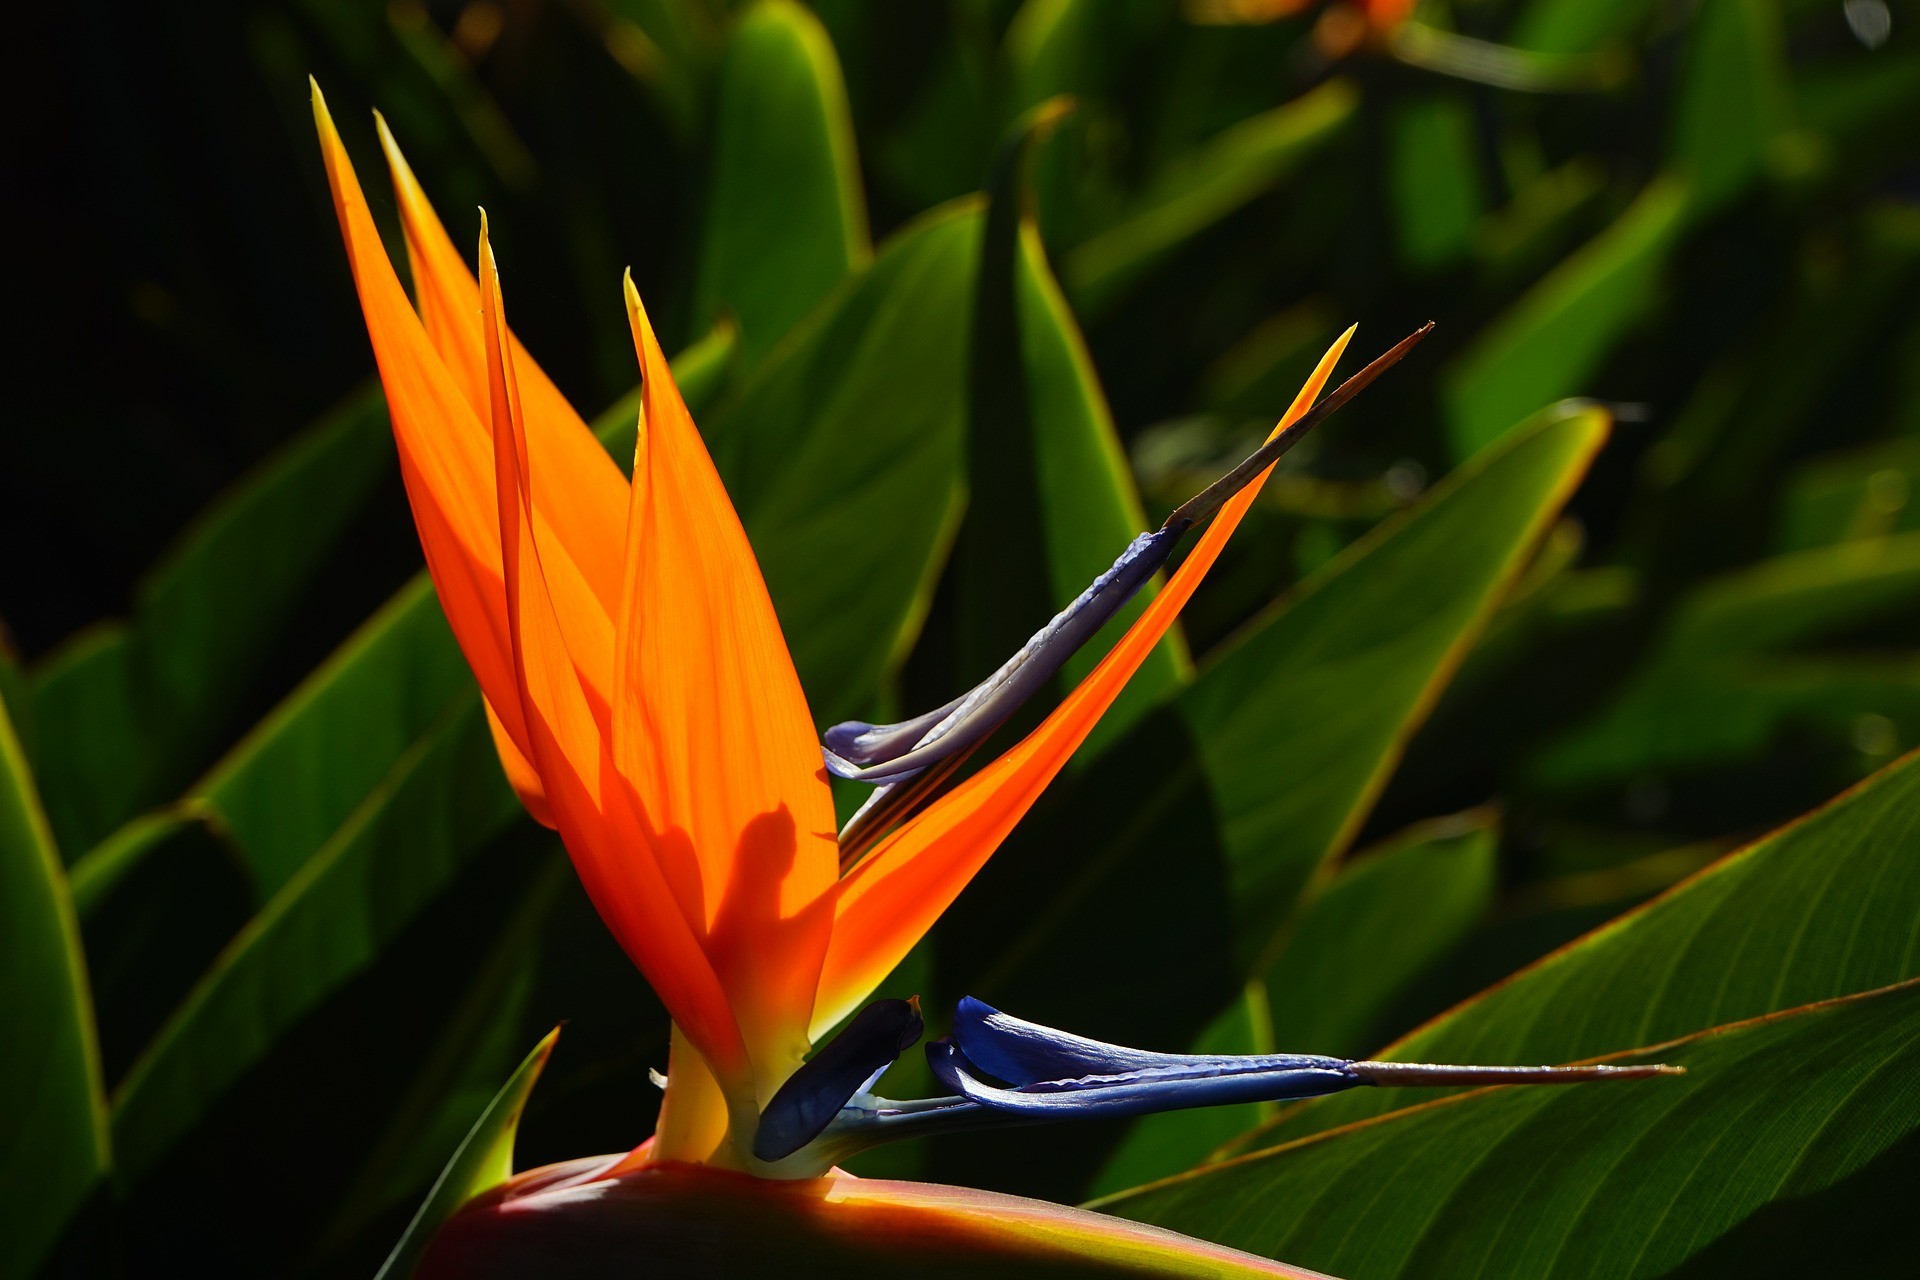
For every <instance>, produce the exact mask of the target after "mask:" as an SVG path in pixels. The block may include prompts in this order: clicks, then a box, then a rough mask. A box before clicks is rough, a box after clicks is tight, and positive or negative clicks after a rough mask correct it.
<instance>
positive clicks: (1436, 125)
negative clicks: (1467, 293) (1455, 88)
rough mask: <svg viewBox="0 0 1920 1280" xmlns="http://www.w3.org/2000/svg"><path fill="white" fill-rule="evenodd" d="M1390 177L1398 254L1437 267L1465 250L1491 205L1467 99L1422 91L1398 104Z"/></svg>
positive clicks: (1412, 263)
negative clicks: (1427, 95) (1484, 187)
mask: <svg viewBox="0 0 1920 1280" xmlns="http://www.w3.org/2000/svg"><path fill="white" fill-rule="evenodd" d="M1387 183H1388V189H1389V191H1390V192H1391V193H1392V196H1393V213H1394V229H1395V230H1396V231H1397V232H1398V238H1399V244H1400V257H1401V258H1402V260H1403V261H1405V262H1406V263H1407V265H1408V266H1409V267H1412V268H1413V269H1414V270H1416V271H1432V270H1436V269H1438V268H1441V267H1445V266H1448V265H1449V264H1451V263H1452V262H1454V261H1455V260H1457V259H1459V258H1461V257H1463V256H1465V254H1466V252H1467V251H1468V249H1470V248H1471V247H1472V243H1473V232H1474V225H1475V224H1476V223H1477V222H1478V221H1479V219H1480V215H1481V212H1482V210H1483V209H1484V207H1485V204H1486V196H1485V194H1484V192H1483V191H1482V189H1481V181H1480V159H1479V147H1478V144H1477V142H1476V141H1475V139H1474V123H1473V112H1472V110H1471V108H1470V107H1469V106H1468V104H1467V101H1466V99H1465V98H1463V97H1461V96H1460V95H1458V94H1444V95H1438V96H1434V97H1430V98H1420V99H1415V100H1413V101H1410V102H1407V103H1404V104H1402V105H1401V106H1399V107H1398V108H1397V109H1396V110H1395V111H1394V114H1393V117H1392V132H1391V143H1390V147H1389V150H1388V153H1387Z"/></svg>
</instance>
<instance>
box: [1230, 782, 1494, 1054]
mask: <svg viewBox="0 0 1920 1280" xmlns="http://www.w3.org/2000/svg"><path fill="white" fill-rule="evenodd" d="M1496 837H1497V832H1496V829H1495V828H1494V826H1493V815H1492V814H1491V813H1489V812H1487V811H1484V810H1479V811H1475V812H1471V813H1467V814H1462V815H1461V816H1459V817H1457V818H1443V819H1438V820H1436V821H1434V822H1430V823H1426V824H1423V825H1421V826H1419V827H1415V828H1413V829H1412V830H1410V831H1407V832H1403V833H1402V834H1401V835H1399V836H1397V837H1395V838H1394V839H1393V840H1392V841H1391V842H1390V843H1388V844H1387V845H1385V846H1384V847H1382V848H1379V849H1375V850H1369V851H1366V852H1363V853H1361V854H1359V855H1358V856H1356V857H1355V858H1353V859H1352V860H1351V861H1350V862H1348V863H1346V864H1345V865H1343V866H1342V867H1341V868H1340V870H1339V872H1338V874H1336V875H1334V876H1333V877H1332V878H1331V879H1330V880H1328V881H1327V883H1326V887H1325V888H1323V889H1322V890H1320V892H1319V893H1317V894H1316V895H1314V896H1313V897H1312V898H1311V899H1310V900H1309V901H1308V902H1307V903H1306V905H1305V906H1303V907H1302V908H1301V909H1300V911H1299V912H1298V913H1297V914H1296V917H1295V919H1294V921H1293V923H1292V925H1291V927H1290V928H1289V929H1288V931H1287V936H1286V940H1285V942H1284V943H1283V944H1282V946H1281V948H1280V953H1279V955H1278V957H1277V958H1276V959H1275V960H1274V962H1273V963H1272V964H1270V965H1268V966H1267V969H1266V972H1265V973H1264V974H1262V975H1261V979H1260V980H1261V983H1262V985H1264V986H1265V988H1266V990H1267V998H1268V1001H1269V1004H1270V1006H1271V1010H1272V1023H1273V1032H1274V1037H1275V1044H1276V1045H1277V1046H1285V1050H1286V1051H1288V1052H1292V1051H1295V1050H1298V1051H1300V1052H1303V1053H1325V1054H1331V1055H1333V1056H1335V1057H1343V1058H1347V1057H1359V1056H1360V1055H1362V1054H1364V1053H1365V1052H1367V1051H1368V1050H1370V1049H1372V1048H1374V1047H1375V1046H1376V1045H1377V1043H1378V1042H1377V1041H1374V1040H1372V1039H1371V1033H1372V1032H1374V1031H1375V1030H1376V1027H1375V1022H1376V1020H1377V1019H1378V1017H1379V1015H1380V1013H1381V1012H1382V1011H1383V1010H1384V1009H1385V1008H1386V1005H1387V1003H1388V1002H1389V1001H1390V1000H1391V999H1392V998H1393V997H1394V995H1395V994H1396V993H1398V992H1399V991H1400V989H1401V988H1402V987H1404V986H1405V985H1406V984H1407V983H1408V982H1409V981H1410V980H1412V979H1413V978H1415V977H1417V976H1418V975H1419V974H1420V973H1421V971H1422V970H1424V969H1425V968H1426V967H1427V966H1428V965H1430V964H1432V963H1433V962H1434V961H1436V960H1438V959H1439V958H1440V957H1441V956H1442V955H1444V954H1445V953H1446V950H1447V948H1448V947H1450V946H1452V945H1453V944H1454V943H1455V942H1457V941H1458V940H1459V939H1460V938H1461V937H1462V936H1464V935H1465V934H1466V932H1467V930H1468V929H1470V928H1471V927H1472V926H1473V925H1474V924H1475V923H1476V922H1477V921H1478V920H1479V919H1480V918H1481V916H1483V915H1484V914H1485V913H1486V910H1487V908H1488V907H1489V906H1490V905H1491V904H1492V902H1493V889H1494V881H1495V865H1494V853H1495V846H1496V843H1497V839H1496Z"/></svg>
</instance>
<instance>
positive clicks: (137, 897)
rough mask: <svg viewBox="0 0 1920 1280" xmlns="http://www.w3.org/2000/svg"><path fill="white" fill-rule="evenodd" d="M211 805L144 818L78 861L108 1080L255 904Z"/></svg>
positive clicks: (75, 878) (79, 898) (79, 897)
mask: <svg viewBox="0 0 1920 1280" xmlns="http://www.w3.org/2000/svg"><path fill="white" fill-rule="evenodd" d="M218 826H219V824H218V819H217V817H216V815H214V814H213V813H212V812H211V811H210V810H209V809H207V808H206V807H205V806H204V805H199V804H194V803H191V802H189V803H184V804H181V805H176V806H173V807H171V808H167V809H162V810H159V811H157V812H155V813H151V814H147V815H144V816H142V817H139V818H135V819H134V820H133V821H132V822H129V823H127V824H125V825H124V826H122V827H121V828H120V829H119V830H118V831H116V832H114V833H113V834H112V835H111V836H108V837H107V838H106V839H105V840H102V841H101V842H100V843H99V844H97V845H95V846H94V847H93V849H92V850H91V851H90V852H88V854H87V855H86V857H84V858H82V859H80V860H79V861H78V862H76V863H74V865H73V869H72V874H71V876H70V877H69V879H70V883H71V885H72V889H73V901H74V906H75V908H76V909H77V910H78V912H79V915H80V925H81V936H82V941H83V942H84V943H85V944H86V955H87V970H88V973H89V975H90V978H91V984H92V987H93V1004H94V1021H95V1025H96V1027H97V1030H98V1035H99V1040H100V1056H101V1059H102V1062H103V1063H104V1066H105V1072H106V1078H107V1080H108V1081H109V1083H111V1082H113V1081H115V1080H117V1079H118V1077H119V1075H120V1073H121V1072H122V1071H124V1070H125V1069H126V1066H127V1064H128V1062H130V1061H131V1060H132V1059H133V1056H134V1055H135V1054H136V1053H138V1052H139V1050H140V1049H141V1047H142V1046H144V1045H145V1044H146V1042H147V1040H148V1038H149V1037H151V1036H152V1035H153V1033H154V1031H155V1030H157V1029H158V1028H159V1026H160V1024H161V1023H162V1022H164V1021H165V1020H166V1017H167V1015H168V1014H170V1013H171V1012H172V1011H173V1009H174V1007H175V1006H176V1005H178V1004H179V1002H180V999H181V998H182V997H183V996H185V995H186V993H187V992H188V991H190V990H192V988H193V984H194V982H195V981H197V980H198V979H199V977H200V975H201V974H202V973H204V972H205V971H206V969H207V967H208V966H209V965H210V964H212V963H213V961H214V958H215V957H216V956H217V955H218V954H219V952H220V949H221V948H222V947H223V946H225V945H226V943H227V940H228V939H230V938H232V937H233V935H234V933H235V932H237V931H238V930H239V929H240V928H241V926H243V925H244V924H246V922H247V917H248V916H250V915H251V914H252V912H253V882H252V877H250V876H249V875H248V874H247V871H246V868H245V867H244V866H243V865H242V863H241V860H240V858H239V856H238V854H237V853H236V851H235V850H234V848H233V846H232V844H231V843H230V842H229V841H228V840H226V839H225V838H224V836H223V834H222V833H221V832H220V830H219V829H218Z"/></svg>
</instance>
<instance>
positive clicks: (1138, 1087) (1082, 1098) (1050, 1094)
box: [927, 1041, 1363, 1120]
mask: <svg viewBox="0 0 1920 1280" xmlns="http://www.w3.org/2000/svg"><path fill="white" fill-rule="evenodd" d="M927 1062H928V1065H930V1066H931V1067H932V1068H933V1074H934V1076H935V1078H936V1079H938V1080H939V1081H940V1083H941V1084H942V1085H944V1086H946V1087H947V1088H949V1089H951V1090H953V1091H954V1092H955V1093H957V1094H959V1095H960V1096H961V1097H963V1098H965V1099H967V1100H968V1101H969V1102H975V1103H978V1104H980V1105H981V1106H984V1107H990V1108H992V1109H993V1110H995V1111H998V1112H1001V1113H1004V1114H1006V1115H1009V1116H1020V1117H1026V1118H1029V1119H1035V1120H1039V1119H1060V1120H1066V1119H1092V1118H1096V1117H1102V1116H1108V1117H1111V1116H1143V1115H1150V1114H1152V1113H1154V1112H1156V1111H1178V1110H1182V1109H1184V1108H1187V1107H1210V1106H1219V1105H1222V1104H1226V1103H1234V1102H1284V1101H1291V1100H1293V1099H1296V1098H1313V1097H1318V1096H1319V1095H1321V1094H1325V1093H1337V1092H1339V1091H1340V1090H1342V1089H1351V1088H1353V1087H1354V1086H1355V1085H1357V1084H1361V1083H1363V1081H1362V1080H1361V1078H1360V1077H1359V1076H1357V1075H1355V1074H1354V1072H1353V1070H1352V1069H1351V1067H1349V1065H1348V1064H1347V1063H1345V1062H1342V1061H1341V1060H1340V1059H1338V1058H1314V1057H1304V1056H1302V1057H1291V1058H1280V1057H1272V1058H1263V1059H1261V1060H1259V1061H1257V1062H1255V1061H1240V1062H1232V1061H1227V1060H1223V1059H1214V1060H1197V1059H1196V1060H1194V1061H1190V1062H1185V1063H1181V1064H1178V1065H1166V1066H1155V1067H1142V1068H1138V1069H1136V1070H1132V1071H1124V1072H1116V1073H1111V1074H1100V1075H1090V1076H1082V1077H1079V1078H1077V1079H1062V1080H1044V1081H1035V1082H1033V1083H1032V1084H1028V1085H1025V1086H1022V1087H1019V1088H1013V1089H1007V1088H1000V1087H998V1086H995V1085H992V1084H988V1083H987V1082H986V1081H984V1080H983V1079H981V1075H982V1072H981V1071H980V1068H979V1067H978V1066H977V1065H976V1064H974V1063H973V1062H971V1061H970V1060H969V1059H968V1056H967V1054H965V1053H964V1052H962V1051H961V1049H960V1048H959V1047H958V1046H957V1045H954V1044H952V1043H949V1042H947V1041H936V1042H935V1043H933V1044H930V1045H928V1046H927ZM991 1074H993V1075H998V1074H999V1073H998V1072H997V1071H996V1072H991Z"/></svg>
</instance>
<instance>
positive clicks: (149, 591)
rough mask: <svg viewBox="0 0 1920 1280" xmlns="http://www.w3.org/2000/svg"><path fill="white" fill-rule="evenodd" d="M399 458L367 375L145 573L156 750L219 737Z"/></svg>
mask: <svg viewBox="0 0 1920 1280" xmlns="http://www.w3.org/2000/svg"><path fill="white" fill-rule="evenodd" d="M392 466H393V458H392V447H391V445H390V444H389V443H388V436H387V406H386V401H385V399H384V398H383V397H382V396H381V393H380V389H379V387H377V386H368V387H365V388H363V389H362V390H360V391H357V392H355V393H354V394H353V395H352V396H350V397H349V398H348V399H347V400H346V401H344V402H343V403H342V404H341V405H340V406H339V407H338V408H337V409H335V410H334V411H333V412H332V413H330V414H328V415H327V416H326V417H325V418H323V419H321V420H320V421H319V422H317V423H315V424H314V425H313V426H312V427H310V428H308V429H307V430H306V431H304V432H302V433H301V434H300V435H299V436H298V437H296V438H295V439H294V440H293V441H292V442H291V443H289V444H288V445H286V446H285V447H283V448H281V449H279V450H278V451H276V452H275V453H274V454H273V456H272V457H271V458H269V459H268V460H267V462H266V463H265V464H264V465H263V466H261V467H260V468H259V469H257V470H256V471H254V472H253V473H252V474H251V475H249V476H246V477H244V478H243V479H241V480H240V481H239V482H238V483H236V484H235V485H234V486H233V487H232V488H231V489H230V490H228V492H227V493H226V494H224V495H223V496H222V497H221V499H220V501H219V502H218V503H217V504H215V506H214V507H213V508H212V509H210V510H209V511H208V512H207V513H206V514H205V515H204V516H202V517H201V519H200V520H199V521H197V522H196V523H195V524H194V526H193V527H192V528H191V529H190V530H189V531H188V532H187V534H186V535H185V536H184V537H182V538H181V539H180V541H179V542H178V543H177V544H176V545H175V546H174V547H173V549H172V550H171V551H169V552H168V554H167V556H166V557H165V558H164V559H163V560H161V561H160V563H158V564H156V565H155V566H154V567H153V569H152V570H150V571H149V572H148V573H147V575H146V576H145V578H144V579H142V581H141V584H140V590H139V593H138V595H137V597H136V599H135V601H134V608H133V618H134V622H133V626H134V643H135V645H136V647H137V652H138V656H139V664H140V665H139V676H140V680H141V685H140V689H139V692H140V695H141V697H142V699H143V701H144V704H145V705H144V710H145V713H146V716H147V728H148V732H149V740H150V749H151V750H155V751H160V752H168V753H171V752H181V753H184V754H185V755H186V756H187V757H188V759H190V760H197V759H201V758H203V755H202V753H204V752H206V751H207V750H208V749H209V748H210V747H213V746H215V745H217V743H218V740H219V739H218V734H219V731H220V730H221V729H222V728H224V727H225V725H224V722H225V721H226V719H227V718H228V717H229V716H230V715H231V713H232V709H233V706H234V703H235V701H236V700H237V699H238V698H239V697H241V696H244V695H245V694H246V692H247V681H248V679H249V678H250V677H251V676H252V675H253V674H254V673H255V672H256V671H257V670H258V669H259V667H260V665H261V664H262V662H263V661H264V659H265V658H266V657H267V655H268V654H270V653H271V652H272V650H273V647H274V645H275V644H276V643H277V642H278V641H279V639H280V632H281V628H282V625H283V624H284V623H285V621H286V618H287V615H288V614H289V613H290V612H291V611H292V610H293V608H294V607H295V606H296V605H297V604H298V603H299V602H300V600H301V599H302V597H303V596H304V594H305V591H306V584H307V580H308V578H309V577H310V576H311V574H312V573H313V572H314V570H316V569H317V568H318V567H319V566H320V564H321V562H322V561H323V560H324V559H325V557H326V556H327V554H328V553H329V552H330V551H331V549H332V547H333V546H334V543H335V542H336V540H337V539H338V538H339V536H340V535H341V534H342V533H344V532H345V530H346V528H347V525H348V523H349V521H351V520H352V518H353V517H354V516H355V515H356V514H357V513H358V512H359V511H360V509H361V507H362V506H363V505H364V504H365V502H366V500H367V498H368V496H369V495H370V494H371V493H372V492H373V489H374V486H375V485H376V484H378V483H379V481H381V480H382V479H384V478H385V477H386V476H387V475H388V474H389V472H390V470H391V468H392ZM181 780H184V779H181Z"/></svg>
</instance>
